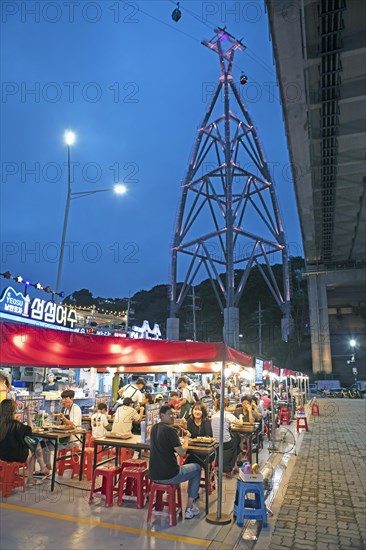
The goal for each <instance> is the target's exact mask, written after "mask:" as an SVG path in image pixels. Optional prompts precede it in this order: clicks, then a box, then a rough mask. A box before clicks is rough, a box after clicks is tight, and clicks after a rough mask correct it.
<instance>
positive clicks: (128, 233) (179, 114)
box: [0, 0, 302, 297]
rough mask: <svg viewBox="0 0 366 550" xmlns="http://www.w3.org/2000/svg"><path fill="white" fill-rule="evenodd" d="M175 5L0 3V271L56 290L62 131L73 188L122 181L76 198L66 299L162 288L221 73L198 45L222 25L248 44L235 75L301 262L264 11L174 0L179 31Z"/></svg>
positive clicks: (253, 5) (257, 6)
mask: <svg viewBox="0 0 366 550" xmlns="http://www.w3.org/2000/svg"><path fill="white" fill-rule="evenodd" d="M174 7H175V3H173V2H171V1H169V0H165V1H155V0H150V1H139V2H123V1H118V0H117V1H112V0H111V1H109V0H106V1H99V2H88V1H86V2H83V1H78V2H73V1H70V2H66V1H58V2H55V1H54V2H42V1H41V2H32V1H27V2H14V1H4V2H2V3H1V8H2V38H1V64H2V99H1V115H2V117H1V118H2V126H1V138H2V139H1V142H2V145H1V157H2V180H1V240H2V257H1V272H4V271H7V270H9V271H10V272H11V273H12V274H13V275H14V276H16V275H22V276H23V277H24V278H26V277H27V278H29V280H30V281H32V282H33V283H34V282H37V281H39V282H41V283H42V284H43V285H44V286H46V285H50V286H51V287H52V288H55V287H56V277H57V265H58V258H59V248H60V241H61V232H62V225H63V217H64V211H65V203H66V192H67V169H66V161H67V149H66V146H65V144H64V142H63V134H64V131H65V130H66V129H70V130H73V131H74V132H76V134H77V141H76V143H75V145H73V146H72V149H71V161H72V168H73V174H72V175H73V181H72V191H73V192H79V191H89V190H98V189H103V188H110V187H112V186H113V184H114V183H115V182H117V181H123V182H125V184H126V186H127V187H128V192H127V193H126V194H125V195H123V196H116V195H114V194H113V193H111V192H106V193H101V194H94V195H91V196H88V197H84V198H81V199H78V200H73V201H72V202H71V208H70V216H69V223H68V231H67V237H66V242H67V247H66V249H65V260H64V265H63V275H62V284H61V288H62V290H64V291H65V292H66V293H70V292H72V291H74V290H79V289H81V288H88V289H90V290H91V291H92V293H93V294H94V295H95V296H98V295H99V296H104V297H123V296H127V295H129V293H132V294H133V293H135V292H137V291H139V290H141V289H146V290H148V289H150V288H151V287H153V286H154V285H156V284H162V283H168V282H169V263H170V255H169V247H170V243H171V241H172V237H173V230H174V225H175V217H176V212H177V208H178V199H179V196H180V184H181V181H182V179H183V178H184V175H185V172H186V169H187V164H188V160H189V156H190V153H191V151H192V148H193V144H194V141H195V138H196V131H197V128H198V127H199V125H200V122H201V120H202V118H203V116H204V114H205V111H206V108H207V105H208V101H209V100H210V97H211V96H210V90H212V88H213V86H214V85H215V84H216V82H217V79H218V76H219V66H218V58H217V56H216V55H215V54H213V53H212V52H210V51H209V50H208V49H207V48H206V47H204V46H202V45H201V44H200V42H201V40H203V39H210V38H212V37H213V35H214V32H213V29H214V27H215V26H224V25H227V29H228V31H229V32H230V33H231V34H233V35H234V36H236V37H237V38H242V39H243V42H244V44H245V45H246V46H247V50H246V51H245V52H238V53H237V54H236V58H235V67H234V71H233V74H234V77H235V81H236V82H237V81H238V80H239V77H240V74H241V71H244V72H245V73H246V74H247V75H248V77H249V82H248V84H247V86H246V87H245V89H244V88H241V92H242V97H243V100H244V102H245V104H246V106H247V108H248V110H249V112H250V114H251V117H252V119H253V121H254V123H255V125H256V127H257V131H258V133H259V137H260V139H261V143H262V146H263V149H264V152H265V155H266V158H267V161H268V162H269V163H270V166H271V167H272V168H273V171H272V173H273V174H274V179H275V182H276V185H277V193H278V198H279V202H280V207H281V211H282V215H283V218H284V225H285V230H286V234H287V240H288V242H289V245H290V254H291V255H294V256H296V255H301V254H302V244H301V236H300V229H299V224H298V217H297V211H296V204H295V198H294V191H293V183H292V177H291V171H290V169H289V158H288V152H287V145H286V138H285V133H284V124H283V119H282V112H281V106H280V102H279V92H278V87H277V86H276V75H275V68H274V65H273V61H272V45H271V42H270V40H269V30H268V22H267V14H266V13H265V11H264V3H263V2H262V1H261V0H257V1H253V0H251V1H247V2H246V1H241V2H215V1H210V2H200V1H197V0H195V1H188V2H180V7H181V10H182V14H183V15H182V19H181V20H180V21H179V22H178V23H174V22H173V21H172V19H171V12H172V10H173V9H174ZM273 91H274V94H273ZM0 282H1V289H3V288H4V286H5V284H6V281H5V280H4V279H3V278H1V279H0ZM15 288H17V289H18V290H22V288H23V287H22V286H20V285H19V286H17V285H16V284H15ZM42 297H45V296H42Z"/></svg>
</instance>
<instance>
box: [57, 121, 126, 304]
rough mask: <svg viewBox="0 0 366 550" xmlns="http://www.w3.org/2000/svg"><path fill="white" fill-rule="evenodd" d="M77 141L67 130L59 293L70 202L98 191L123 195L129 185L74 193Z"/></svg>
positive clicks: (58, 275) (118, 184)
mask: <svg viewBox="0 0 366 550" xmlns="http://www.w3.org/2000/svg"><path fill="white" fill-rule="evenodd" d="M74 142H75V134H74V132H71V131H67V132H65V143H66V145H67V197H66V207H65V216H64V225H63V228H62V237H61V247H60V259H59V262H58V270H57V281H56V292H55V294H56V295H58V294H59V293H60V286H61V277H62V267H63V262H64V255H65V241H66V233H67V224H68V221H69V211H70V202H71V201H72V200H73V199H80V198H82V197H87V196H89V195H95V194H96V193H105V192H107V191H114V192H115V193H116V194H118V195H123V194H124V193H126V191H127V187H126V186H125V185H124V184H122V183H117V184H116V185H114V187H109V188H107V189H93V190H90V191H78V192H76V193H72V191H71V177H70V167H71V164H70V147H71V145H72V144H73V143H74Z"/></svg>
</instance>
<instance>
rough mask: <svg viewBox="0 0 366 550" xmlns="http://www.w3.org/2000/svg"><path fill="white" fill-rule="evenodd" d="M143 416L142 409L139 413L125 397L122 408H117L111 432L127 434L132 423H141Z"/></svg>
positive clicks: (130, 429)
mask: <svg viewBox="0 0 366 550" xmlns="http://www.w3.org/2000/svg"><path fill="white" fill-rule="evenodd" d="M143 414H144V407H140V410H139V412H137V410H136V409H134V408H133V401H132V399H131V397H125V398H124V400H123V405H122V407H118V409H117V411H116V414H115V416H114V420H113V426H112V432H111V433H113V432H116V433H119V434H127V433H131V431H132V422H141V419H142V417H143Z"/></svg>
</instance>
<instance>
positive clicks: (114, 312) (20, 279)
mask: <svg viewBox="0 0 366 550" xmlns="http://www.w3.org/2000/svg"><path fill="white" fill-rule="evenodd" d="M0 276H1V277H4V279H7V280H9V281H10V280H11V281H15V282H16V283H19V284H24V285H25V292H27V287H33V288H35V289H36V290H41V291H42V290H43V291H44V292H47V294H52V296H59V297H60V298H65V292H63V291H62V292H55V291H54V290H52V288H51V287H50V286H49V285H47V286H44V285H42V284H41V283H39V282H37V283H32V282H31V281H29V280H28V279H26V278H24V277H23V276H22V275H17V276H16V277H13V275H12V274H11V273H10V271H5V272H4V273H0ZM68 298H69V300H70V301H71V302H74V297H73V296H72V295H71V296H69V297H68ZM64 305H65V306H66V307H73V308H74V309H77V310H78V311H79V310H80V311H94V312H95V313H102V314H104V315H113V316H114V317H122V318H125V317H126V311H118V310H111V309H106V308H101V307H96V306H95V305H91V306H77V307H75V305H74V304H64Z"/></svg>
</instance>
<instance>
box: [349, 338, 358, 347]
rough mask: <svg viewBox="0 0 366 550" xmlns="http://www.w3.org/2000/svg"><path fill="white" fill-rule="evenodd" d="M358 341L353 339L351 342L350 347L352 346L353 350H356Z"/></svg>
mask: <svg viewBox="0 0 366 550" xmlns="http://www.w3.org/2000/svg"><path fill="white" fill-rule="evenodd" d="M356 344H357V342H356V340H355V339H354V338H352V339H351V340H350V341H349V345H350V346H351V348H355V347H356Z"/></svg>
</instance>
